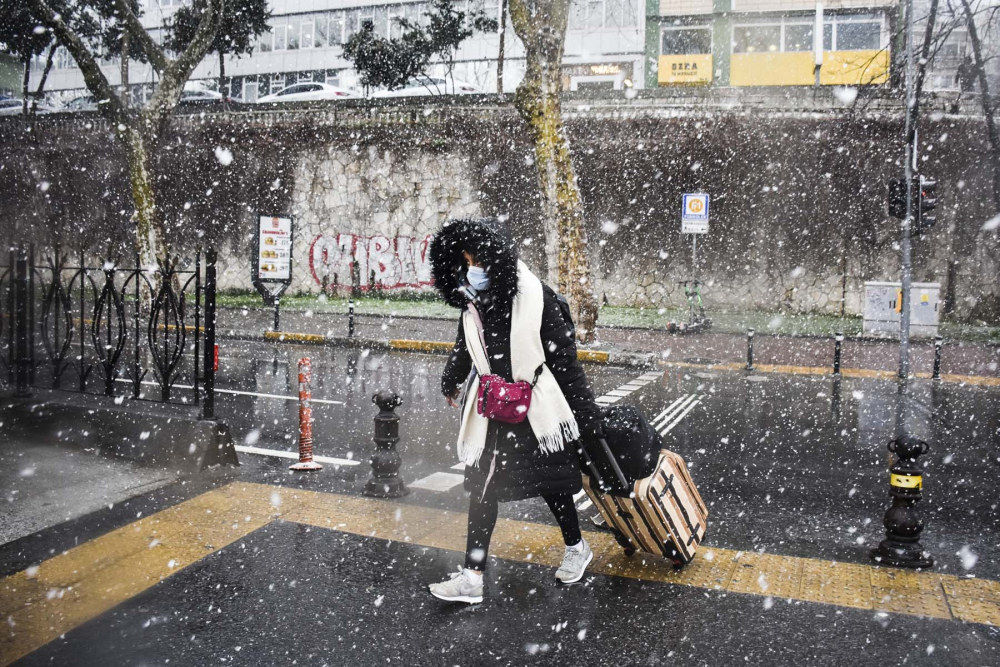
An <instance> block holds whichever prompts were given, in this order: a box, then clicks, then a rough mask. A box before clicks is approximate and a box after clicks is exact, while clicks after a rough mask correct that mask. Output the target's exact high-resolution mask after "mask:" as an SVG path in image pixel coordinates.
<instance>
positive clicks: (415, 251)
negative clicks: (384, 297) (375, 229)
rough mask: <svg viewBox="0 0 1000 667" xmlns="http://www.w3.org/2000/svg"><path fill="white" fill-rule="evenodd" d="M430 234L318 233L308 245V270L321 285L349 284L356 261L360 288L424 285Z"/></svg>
mask: <svg viewBox="0 0 1000 667" xmlns="http://www.w3.org/2000/svg"><path fill="white" fill-rule="evenodd" d="M430 243H431V236H430V235H429V234H428V235H427V236H425V237H424V238H422V239H421V238H411V237H409V236H397V237H396V238H395V239H390V238H388V237H386V236H383V235H381V234H376V235H375V236H358V235H356V234H348V233H344V234H334V235H327V234H319V235H317V236H316V238H315V239H313V242H312V244H311V245H310V246H309V269H310V270H311V272H312V277H313V279H314V280H315V281H316V284H317V285H319V286H320V287H322V286H323V285H324V284H325V285H326V286H328V287H350V285H351V262H357V263H358V278H359V280H360V285H361V289H369V288H371V287H373V286H375V285H377V286H380V287H381V288H383V289H396V288H400V287H424V286H427V285H430V284H431V265H430V256H429V252H428V250H429V248H430Z"/></svg>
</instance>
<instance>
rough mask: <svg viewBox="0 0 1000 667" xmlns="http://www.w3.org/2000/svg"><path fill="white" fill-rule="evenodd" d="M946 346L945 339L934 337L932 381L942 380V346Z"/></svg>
mask: <svg viewBox="0 0 1000 667" xmlns="http://www.w3.org/2000/svg"><path fill="white" fill-rule="evenodd" d="M942 345H944V337H942V336H935V337H934V374H933V375H931V379H932V380H940V379H941V346H942Z"/></svg>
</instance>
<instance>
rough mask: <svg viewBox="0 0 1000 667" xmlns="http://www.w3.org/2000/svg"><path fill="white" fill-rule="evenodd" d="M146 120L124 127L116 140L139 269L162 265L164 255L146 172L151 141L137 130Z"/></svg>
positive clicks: (161, 233)
mask: <svg viewBox="0 0 1000 667" xmlns="http://www.w3.org/2000/svg"><path fill="white" fill-rule="evenodd" d="M145 120H146V119H145V118H141V119H140V122H139V123H130V124H129V125H127V126H124V128H125V129H124V130H121V129H120V131H119V138H120V139H121V140H122V144H123V145H124V146H125V157H126V160H127V161H128V170H129V181H130V183H131V185H132V200H133V201H134V202H135V212H134V213H133V214H132V219H133V220H134V222H135V242H136V250H137V251H138V253H139V261H140V262H141V263H142V267H143V268H146V269H149V268H154V267H157V266H161V265H164V262H165V261H166V253H167V249H166V248H165V247H164V239H166V238H167V237H166V233H165V230H164V229H163V223H162V221H161V220H160V218H159V212H158V211H157V210H156V193H155V190H154V187H153V177H152V174H151V173H150V169H149V162H150V159H149V155H150V145H149V144H150V138H149V137H146V136H143V133H142V132H141V131H140V129H139V127H141V126H143V125H144V122H143V121H145Z"/></svg>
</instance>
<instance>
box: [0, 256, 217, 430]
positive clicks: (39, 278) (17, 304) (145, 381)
mask: <svg viewBox="0 0 1000 667" xmlns="http://www.w3.org/2000/svg"><path fill="white" fill-rule="evenodd" d="M7 260H8V261H7V264H6V265H3V264H0V373H2V376H3V377H5V378H6V381H7V382H8V383H9V384H10V385H12V386H13V387H14V388H15V391H16V393H17V394H18V395H20V396H28V395H30V393H31V388H32V387H40V388H49V389H59V390H66V391H77V392H85V393H94V394H104V395H106V396H111V397H124V396H130V397H131V398H134V399H144V400H159V401H163V402H171V403H184V404H189V405H191V404H193V405H197V406H200V407H201V410H202V415H203V417H204V418H206V419H211V418H213V417H214V409H215V288H216V276H215V271H216V269H215V263H216V256H215V252H214V251H213V250H208V251H207V252H205V253H204V254H202V252H201V251H198V252H196V253H195V255H194V257H192V258H187V259H181V258H180V257H170V258H168V260H167V261H166V263H165V264H161V265H160V266H158V267H157V268H155V269H149V268H143V267H142V266H141V262H140V261H139V257H138V256H136V257H135V258H134V262H135V265H134V266H133V267H130V268H126V267H121V266H118V265H116V264H114V263H112V262H104V263H103V264H102V265H101V266H88V265H87V258H86V255H85V254H84V253H83V252H82V251H80V252H66V251H64V250H62V249H60V248H55V249H52V250H51V251H48V252H40V253H38V252H36V250H35V248H34V247H33V246H28V247H23V246H22V247H18V248H13V249H11V250H10V252H9V256H8V258H7Z"/></svg>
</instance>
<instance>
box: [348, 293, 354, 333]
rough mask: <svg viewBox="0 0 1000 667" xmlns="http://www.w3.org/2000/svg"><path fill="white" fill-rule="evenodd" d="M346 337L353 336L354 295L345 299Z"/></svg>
mask: <svg viewBox="0 0 1000 667" xmlns="http://www.w3.org/2000/svg"><path fill="white" fill-rule="evenodd" d="M347 337H348V338H354V297H353V296H352V297H351V298H350V299H349V300H348V301H347Z"/></svg>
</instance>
